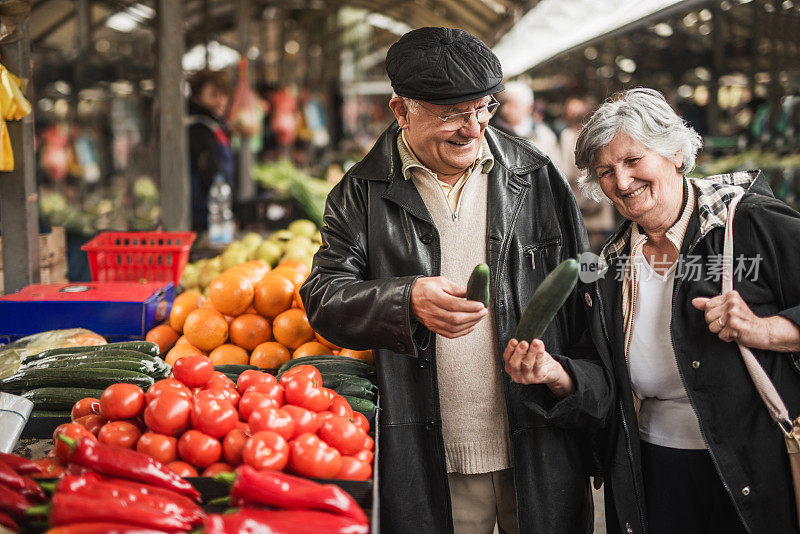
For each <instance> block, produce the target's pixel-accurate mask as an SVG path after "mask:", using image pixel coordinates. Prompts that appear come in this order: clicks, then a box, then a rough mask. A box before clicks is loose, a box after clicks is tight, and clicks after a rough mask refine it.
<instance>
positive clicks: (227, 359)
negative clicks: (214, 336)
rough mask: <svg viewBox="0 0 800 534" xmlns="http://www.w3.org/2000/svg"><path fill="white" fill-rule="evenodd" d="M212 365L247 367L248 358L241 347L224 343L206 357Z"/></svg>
mask: <svg viewBox="0 0 800 534" xmlns="http://www.w3.org/2000/svg"><path fill="white" fill-rule="evenodd" d="M208 357H209V358H211V363H213V364H214V365H247V363H248V362H249V361H250V356H249V355H248V354H247V351H246V350H244V349H243V348H242V347H237V346H236V345H231V344H230V343H226V344H224V345H220V346H219V347H217V348H216V349H214V350H212V351H211V354H209V355H208Z"/></svg>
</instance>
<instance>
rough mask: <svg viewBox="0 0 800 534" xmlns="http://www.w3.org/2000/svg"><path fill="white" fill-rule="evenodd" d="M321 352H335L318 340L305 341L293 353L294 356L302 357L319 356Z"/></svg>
mask: <svg viewBox="0 0 800 534" xmlns="http://www.w3.org/2000/svg"><path fill="white" fill-rule="evenodd" d="M320 354H333V353H332V352H331V349H329V348H328V347H326V346H325V345H323V344H322V343H319V342H317V341H309V342H307V343H303V344H302V345H300V346H299V347H297V349H296V350H295V351H294V352H293V353H292V358H302V357H303V356H317V355H320Z"/></svg>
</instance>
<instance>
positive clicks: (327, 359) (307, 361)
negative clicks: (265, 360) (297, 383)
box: [278, 354, 375, 378]
mask: <svg viewBox="0 0 800 534" xmlns="http://www.w3.org/2000/svg"><path fill="white" fill-rule="evenodd" d="M317 364H333V366H332V367H331V368H330V369H326V370H325V371H323V370H322V369H320V372H330V373H345V374H348V373H349V374H355V375H357V376H364V377H365V378H369V375H370V374H371V375H374V374H375V367H374V366H372V365H370V364H368V363H367V362H364V361H361V360H356V359H355V358H350V357H347V356H333V355H330V354H329V355H320V356H303V357H302V358H294V359H291V360H289V361H288V362H286V363H284V364H283V365H281V366H280V368H279V369H278V374H283V373H284V372H286V371H287V370H289V369H291V368H292V367H296V366H298V365H313V366H315V367H316V366H317ZM340 364H341V365H342V370H340V371H337V370H336V369H335V366H336V365H340ZM318 369H319V367H318ZM349 369H359V370H360V371H359V372H353V373H351V372H350V370H349ZM365 372H367V375H364V374H363V373H365Z"/></svg>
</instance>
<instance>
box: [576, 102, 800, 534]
mask: <svg viewBox="0 0 800 534" xmlns="http://www.w3.org/2000/svg"><path fill="white" fill-rule="evenodd" d="M700 146H701V142H700V137H699V136H698V135H697V133H695V132H694V131H693V130H692V129H691V128H689V127H688V126H686V124H685V123H684V121H683V120H682V119H681V118H680V117H678V116H677V115H676V114H675V112H674V111H673V110H672V108H670V106H669V105H668V104H667V102H666V101H665V100H664V98H663V96H662V95H661V94H660V93H658V92H657V91H653V90H650V89H633V90H629V91H625V92H624V93H621V94H619V95H617V96H616V97H615V98H613V99H611V100H609V101H607V102H606V103H604V104H603V105H602V106H601V107H600V108H599V109H598V110H597V111H596V112H595V113H594V115H593V116H592V117H591V119H590V120H589V121H588V122H587V123H586V125H585V126H584V128H583V130H582V131H581V133H580V135H579V137H578V141H577V146H576V149H575V157H576V163H577V165H578V167H579V168H580V169H582V170H583V171H584V172H585V173H586V175H587V178H586V181H587V185H588V186H594V187H596V188H599V189H600V190H602V193H603V194H605V196H606V197H608V199H609V200H610V201H611V202H613V203H614V205H615V206H616V208H617V209H618V210H619V212H620V213H621V214H622V216H623V217H624V218H625V219H626V221H625V222H624V223H623V224H622V225H621V226H620V228H619V229H618V230H617V232H616V233H615V234H614V235H613V236H612V237H611V238H610V239H609V240H608V241H607V242H606V244H605V245H604V247H603V250H602V258H603V260H604V261H605V264H606V265H607V267H608V270H607V271H606V272H605V275H604V276H603V277H602V278H601V279H600V280H598V281H597V282H594V283H593V284H592V285H591V286H585V287H583V288H582V291H583V293H584V295H583V298H584V300H585V303H586V306H587V308H589V309H590V311H591V313H592V316H593V320H592V337H593V339H594V342H595V344H596V345H597V347H598V350H599V351H600V353H601V355H605V357H606V361H607V365H609V366H610V367H611V370H612V372H613V375H614V381H615V384H616V395H617V401H616V407H615V408H614V409H613V410H612V412H611V414H610V416H609V418H608V424H607V429H606V430H607V433H606V438H607V440H606V441H605V443H604V447H603V448H602V454H603V456H604V458H603V460H604V462H603V463H604V476H605V481H606V490H605V496H606V509H607V512H606V514H607V521H608V528H609V532H627V533H630V532H648V533H651V534H652V533H661V532H663V533H683V534H685V533H691V532H697V533H701V532H702V533H706V532H726V533H730V532H744V531H745V530H747V531H749V532H795V531H796V529H797V514H796V511H795V509H794V497H793V491H792V485H791V475H790V473H789V466H788V457H787V453H786V448H785V446H784V442H783V435H782V433H781V431H780V429H779V428H778V426H777V425H775V424H774V423H773V422H772V420H771V419H770V416H769V414H768V412H767V409H766V408H765V407H764V405H763V403H762V401H761V399H760V398H759V396H758V394H757V392H756V389H755V387H754V385H753V383H752V381H751V379H750V376H749V375H748V373H747V371H746V369H745V366H744V364H743V362H742V360H741V357H740V354H739V351H738V348H737V345H736V342H737V341H738V342H739V343H741V344H743V345H746V346H748V347H750V348H751V349H753V350H754V352H755V354H756V356H757V358H758V359H759V361H760V363H761V364H762V366H763V367H764V369H765V370H766V372H767V373H768V374H769V376H770V377H771V379H772V380H773V382H774V383H775V386H776V387H777V389H778V391H779V392H780V394H781V396H782V397H783V399H784V401H785V402H786V404H787V406H788V408H789V411H790V413H792V414H793V415H795V416H797V415H800V374H798V368H797V367H796V366H795V365H796V355H795V354H790V353H792V352H794V351H800V329H798V324H800V275H798V274H797V271H795V270H794V269H795V268H797V266H799V265H800V246H798V244H797V242H798V238H800V214H798V213H797V212H795V211H793V210H792V209H790V208H789V207H788V206H786V205H785V204H784V203H783V202H781V201H779V200H776V199H775V198H774V196H773V194H772V192H771V190H770V188H769V186H768V185H767V183H766V181H765V179H764V177H763V175H762V174H761V173H760V172H758V171H748V172H740V173H733V174H726V175H720V176H713V177H709V178H705V179H693V178H687V177H686V176H685V175H686V173H687V172H688V171H690V170H691V169H692V167H693V165H694V160H695V155H696V153H697V151H698V150H699V149H700ZM742 193H744V197H743V199H742V201H741V202H740V204H739V207H738V208H737V210H736V212H735V216H734V223H733V235H734V251H735V256H736V261H735V265H734V268H735V273H734V288H735V290H734V291H731V292H729V293H726V294H720V292H721V287H720V280H721V278H720V276H721V268H722V245H723V236H724V226H725V222H726V220H727V217H728V204H729V203H730V201H731V199H732V198H734V197H735V196H737V195H739V194H742ZM602 263H603V262H601V265H602Z"/></svg>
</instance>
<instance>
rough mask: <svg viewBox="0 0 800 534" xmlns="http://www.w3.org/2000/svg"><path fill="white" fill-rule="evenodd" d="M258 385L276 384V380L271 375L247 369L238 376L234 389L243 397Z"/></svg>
mask: <svg viewBox="0 0 800 534" xmlns="http://www.w3.org/2000/svg"><path fill="white" fill-rule="evenodd" d="M260 383H264V384H277V383H278V380H277V379H276V378H275V377H274V376H272V375H271V374H269V373H265V372H264V371H256V370H255V369H248V370H247V371H244V372H243V373H242V374H240V375H239V379H238V380H237V381H236V389H238V390H239V393H240V394H241V395H244V392H245V391H247V390H248V389H250V388H251V387H252V386H254V385H255V384H260Z"/></svg>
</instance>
